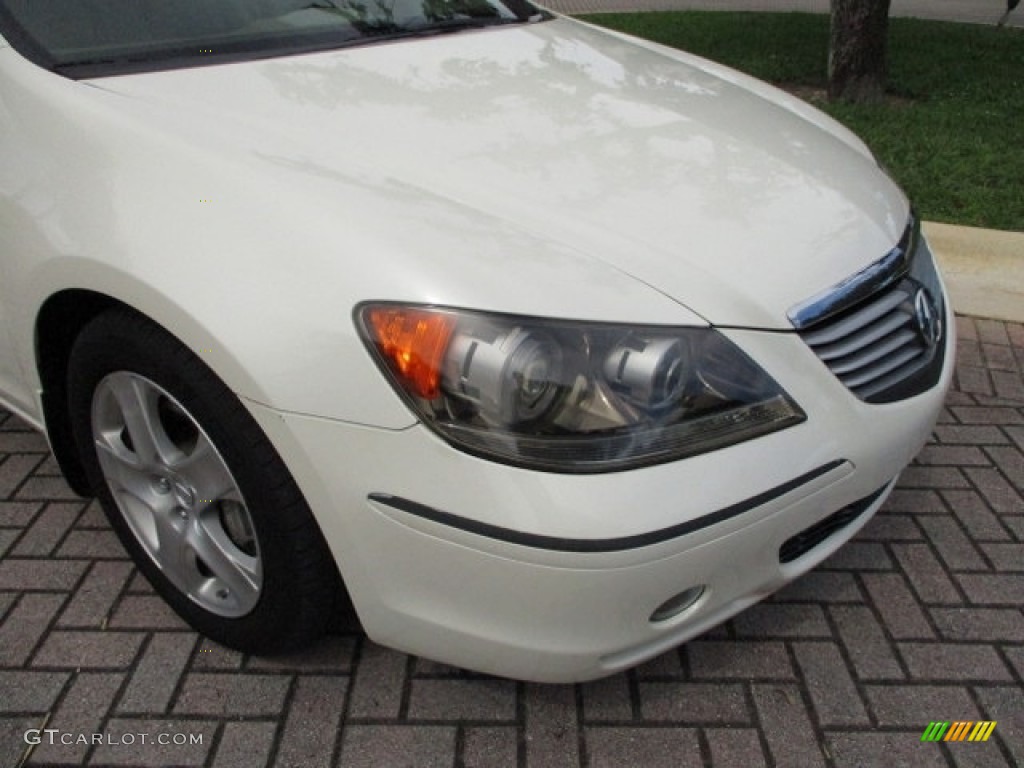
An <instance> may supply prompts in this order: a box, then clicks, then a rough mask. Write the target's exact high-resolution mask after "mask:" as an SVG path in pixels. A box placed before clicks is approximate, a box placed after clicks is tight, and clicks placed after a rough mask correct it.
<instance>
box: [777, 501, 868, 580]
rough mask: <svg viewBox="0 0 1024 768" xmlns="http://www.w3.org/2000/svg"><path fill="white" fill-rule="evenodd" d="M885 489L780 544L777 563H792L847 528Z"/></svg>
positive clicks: (844, 508)
mask: <svg viewBox="0 0 1024 768" xmlns="http://www.w3.org/2000/svg"><path fill="white" fill-rule="evenodd" d="M886 487H887V486H883V487H881V488H879V489H878V490H877V491H875V492H874V493H872V494H871V495H870V496H868V497H866V498H863V499H861V500H860V501H855V502H854V503H853V504H851V505H850V506H848V507H843V508H842V509H840V510H839V511H838V512H834V513H833V514H831V515H829V516H828V517H826V518H825V519H824V520H819V521H818V522H817V523H815V524H814V525H812V526H811V527H810V528H805V529H804V530H802V531H800V533H798V534H796V535H794V536H790V537H789V538H788V539H786V540H785V541H784V542H782V546H781V547H779V562H780V563H791V562H793V561H794V560H796V559H797V558H800V557H802V556H803V555H804V554H805V553H807V552H810V551H811V550H812V549H814V548H815V547H816V546H818V545H819V544H821V542H823V541H824V540H825V539H827V538H828V537H829V536H831V535H832V534H834V533H836V532H837V531H840V530H842V529H843V528H845V527H846V526H848V525H849V524H850V523H852V522H853V521H854V520H856V519H857V518H858V517H860V516H861V515H862V514H864V511H865V510H866V509H867V508H868V507H870V506H871V505H872V504H873V503H874V502H875V500H876V499H877V498H878V497H879V496H881V495H882V493H883V492H884V491H885V489H886Z"/></svg>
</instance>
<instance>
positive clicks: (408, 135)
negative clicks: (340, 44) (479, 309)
mask: <svg viewBox="0 0 1024 768" xmlns="http://www.w3.org/2000/svg"><path fill="white" fill-rule="evenodd" d="M423 2H436V3H439V4H441V5H442V6H446V5H452V4H453V3H452V0H423ZM454 4H455V5H457V4H458V3H457V2H455V3H454ZM490 34H491V33H486V34H483V33H482V34H479V35H469V36H465V37H461V36H460V37H459V44H458V45H450V46H444V47H443V49H442V47H441V46H439V45H437V44H426V43H424V45H423V46H422V47H420V48H419V49H418V51H417V55H416V56H415V57H412V56H388V55H385V54H384V50H385V49H383V48H382V49H379V50H374V51H370V50H369V49H368V48H367V49H359V50H358V51H357V50H355V49H353V51H352V52H351V53H350V54H349V53H346V54H345V55H342V56H339V57H337V58H334V57H332V58H322V59H316V60H310V59H304V60H300V59H296V60H294V61H286V60H281V61H279V62H275V63H274V65H273V66H272V67H268V68H267V70H266V74H267V75H268V77H269V79H270V80H271V81H272V82H273V83H274V85H275V87H276V88H277V89H278V91H279V93H281V94H282V95H283V96H285V97H286V98H287V99H288V100H289V101H290V102H292V103H294V104H295V105H297V106H299V107H304V108H308V109H309V113H308V114H309V116H310V118H311V121H312V122H311V124H316V125H324V124H325V123H322V122H321V120H324V121H327V122H329V123H330V125H331V131H332V136H334V137H335V140H340V138H341V137H342V136H344V137H345V140H344V142H342V143H343V144H344V145H345V146H346V147H347V148H348V149H349V150H350V151H352V152H353V153H354V154H355V156H358V157H360V158H368V157H375V158H377V160H376V162H377V163H378V167H382V165H385V164H386V165H387V166H388V167H389V168H391V169H392V172H393V173H396V174H399V175H404V174H408V173H410V171H409V170H408V169H410V168H416V167H426V166H424V163H426V165H429V166H432V167H435V169H440V168H445V167H453V166H457V167H459V168H462V169H472V172H473V174H474V175H475V176H476V177H478V178H481V179H487V185H488V188H489V189H490V190H491V192H492V193H494V194H495V195H499V196H500V195H507V196H512V195H514V194H515V193H514V192H513V191H512V190H515V189H523V188H532V189H534V190H535V193H534V194H535V199H536V202H537V203H538V204H539V206H540V207H541V208H545V209H547V210H562V211H564V212H566V213H568V211H569V210H570V209H572V210H574V211H575V212H576V213H575V214H574V215H587V216H590V215H594V216H597V215H598V214H597V211H600V210H608V211H611V210H612V209H614V208H615V201H616V200H617V201H619V203H620V204H621V205H623V206H625V207H626V208H627V209H628V210H629V213H628V215H629V216H630V217H631V218H632V220H633V221H636V222H638V223H639V222H641V221H644V220H646V219H648V217H649V216H652V215H653V214H652V212H651V210H650V209H649V208H645V207H644V205H643V204H642V202H641V200H647V199H649V198H648V197H647V196H648V195H650V194H651V193H654V194H657V195H660V196H661V197H662V199H663V200H664V201H666V202H668V203H669V204H670V205H672V206H673V209H674V210H680V209H687V210H689V211H690V212H691V213H692V212H694V211H706V212H707V214H708V215H709V216H710V215H713V212H714V211H721V210H726V209H731V211H732V213H731V216H733V217H734V219H736V218H740V219H741V218H744V217H746V216H748V215H754V212H755V211H761V213H762V215H769V214H768V213H767V211H768V210H769V209H771V210H773V211H774V210H775V209H776V208H777V206H779V205H781V203H782V202H783V201H784V200H785V199H787V198H788V197H790V196H791V195H797V196H801V195H804V194H809V190H810V189H811V188H816V189H817V190H819V193H824V190H826V189H840V188H843V187H844V184H843V179H842V178H841V173H840V172H839V171H838V170H837V168H836V166H835V164H834V163H831V162H823V161H822V158H823V157H828V156H829V153H830V152H832V151H834V149H835V146H836V140H835V139H833V138H832V137H831V136H829V135H828V134H826V133H825V132H823V131H822V132H818V133H814V132H810V133H809V132H807V131H806V130H804V129H805V128H806V125H805V124H804V121H803V120H802V119H801V118H799V117H797V116H796V115H794V114H792V113H791V112H789V111H788V110H786V109H784V108H782V107H776V106H772V105H771V104H770V103H769V102H767V101H766V100H764V99H763V98H761V97H759V96H757V95H755V94H752V93H749V92H747V91H745V90H743V89H742V88H740V87H737V86H735V85H733V84H731V83H729V82H727V81H725V80H722V79H720V78H718V77H716V76H714V75H713V74H710V73H708V72H705V71H704V70H703V69H701V68H700V67H699V66H695V65H693V64H687V63H682V62H679V61H676V60H673V59H669V58H666V57H663V56H660V55H657V54H653V53H652V52H651V51H649V50H645V49H644V48H641V47H638V46H635V45H633V44H631V43H629V42H625V41H621V40H617V39H615V38H613V37H611V36H608V35H607V34H605V33H602V32H597V31H592V30H587V29H585V28H581V27H578V26H573V27H572V28H571V29H567V28H566V27H565V26H563V25H562V23H561V22H559V21H553V22H542V23H539V24H536V25H533V24H528V25H524V26H522V27H518V28H507V29H506V30H505V31H503V32H496V33H493V34H495V35H497V36H498V37H497V38H491V37H490ZM499 38H500V39H499ZM452 40H454V39H452ZM414 44H415V45H419V43H414ZM755 119H756V121H757V124H758V131H757V133H756V141H753V140H752V133H751V131H750V130H749V129H750V123H751V121H752V120H755ZM301 120H302V117H301V114H300V113H294V114H292V116H291V118H290V124H292V125H296V122H297V121H301ZM435 164H436V165H435ZM432 178H433V182H432V183H433V184H434V185H435V186H438V187H443V186H444V184H445V179H446V178H447V176H446V175H445V174H444V173H435V174H434V176H433V177H432ZM811 179H814V180H815V181H814V183H813V184H811V185H810V186H809V185H808V181H810V180H811ZM845 186H847V187H848V185H845ZM453 194H457V193H454V192H453ZM846 194H849V190H848V189H847V191H846ZM864 194H865V195H870V190H864ZM670 201H671V202H670ZM863 204H865V205H868V206H869V207H870V202H868V201H863ZM772 215H774V214H772ZM649 226H650V227H656V226H657V227H661V228H664V227H665V226H666V224H665V222H664V220H663V219H662V220H661V221H660V222H654V221H653V220H652V221H651V222H650V224H649Z"/></svg>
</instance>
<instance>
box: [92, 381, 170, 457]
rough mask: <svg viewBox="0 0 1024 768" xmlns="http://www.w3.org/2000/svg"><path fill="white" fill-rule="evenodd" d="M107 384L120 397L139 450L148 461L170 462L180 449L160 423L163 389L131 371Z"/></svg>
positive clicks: (125, 419)
mask: <svg viewBox="0 0 1024 768" xmlns="http://www.w3.org/2000/svg"><path fill="white" fill-rule="evenodd" d="M106 385H107V386H108V387H109V388H110V391H111V393H112V394H113V395H114V399H115V400H117V404H118V407H119V408H120V410H121V416H122V418H123V419H124V424H125V427H126V428H127V430H128V435H129V437H130V438H131V441H132V450H133V451H134V452H135V454H136V455H137V456H138V457H139V458H140V459H141V461H143V462H144V463H147V464H151V465H154V464H163V465H166V464H168V463H170V461H172V460H173V459H174V458H175V455H176V454H177V453H178V451H177V450H176V449H175V447H174V443H173V442H171V439H170V438H169V437H168V436H167V433H166V432H164V428H163V426H162V425H161V423H160V414H159V412H158V410H157V404H158V402H159V399H160V392H159V391H158V390H157V389H156V388H155V387H153V386H151V385H150V384H149V383H148V382H146V381H145V380H143V379H139V378H136V377H133V376H127V375H125V376H111V377H109V378H108V379H107V381H106Z"/></svg>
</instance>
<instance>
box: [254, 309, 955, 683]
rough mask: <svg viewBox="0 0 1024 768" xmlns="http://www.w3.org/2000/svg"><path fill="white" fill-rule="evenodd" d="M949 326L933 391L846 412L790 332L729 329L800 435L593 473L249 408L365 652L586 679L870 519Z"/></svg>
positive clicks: (766, 590)
mask: <svg viewBox="0 0 1024 768" xmlns="http://www.w3.org/2000/svg"><path fill="white" fill-rule="evenodd" d="M946 315H947V325H946V327H947V328H948V329H950V332H949V333H948V334H947V336H946V338H945V340H944V343H945V361H944V365H943V371H942V375H941V377H940V381H939V383H938V385H937V386H935V387H934V388H932V389H930V390H928V391H926V392H924V393H923V394H920V395H918V396H915V397H912V398H909V399H907V400H903V401H900V402H896V403H887V404H881V405H869V404H866V403H863V402H861V401H859V400H858V399H857V398H856V397H854V396H853V395H852V394H851V393H850V392H849V391H847V390H846V389H845V388H844V387H843V386H842V385H841V384H840V383H839V382H838V380H836V379H835V378H834V377H832V376H831V374H829V372H828V371H827V370H826V369H825V368H824V366H823V365H822V363H821V362H820V361H819V360H818V359H817V358H816V357H815V356H814V354H813V353H812V352H811V351H810V350H809V349H808V347H807V346H806V345H805V344H803V342H802V341H801V340H800V339H799V337H797V336H796V335H795V334H788V333H762V332H755V331H729V332H727V335H729V336H730V338H732V340H733V341H735V342H736V343H737V344H739V345H740V346H741V348H743V349H744V350H745V351H747V352H748V354H750V355H751V356H752V357H754V359H755V360H757V361H759V362H762V364H764V365H765V367H766V369H767V370H769V371H770V372H771V373H772V375H773V376H774V377H775V378H776V380H777V381H779V383H780V384H781V385H782V386H783V387H784V388H785V389H786V391H787V392H789V393H790V394H791V395H792V396H793V397H794V399H795V400H796V401H797V402H798V403H799V404H800V405H801V407H802V408H803V409H804V410H805V411H806V413H807V415H808V420H807V422H806V423H804V424H801V425H799V426H796V427H793V428H790V429H787V430H783V431H782V432H778V433H775V434H772V435H768V436H766V437H762V438H759V439H756V440H751V441H748V442H746V443H742V444H740V445H736V446H732V447H730V448H726V449H723V450H720V451H715V452H713V453H709V454H705V455H702V456H697V457H693V458H690V459H686V460H683V461H678V462H673V463H670V464H663V465H659V466H654V467H646V468H643V469H636V470H630V471H625V472H615V473H609V474H604V475H589V476H572V475H559V474H551V473H542V472H535V471H530V470H523V469H517V468H514V467H509V466H504V465H500V464H495V463H493V462H489V461H486V460H482V459H478V458H474V457H472V456H468V455H466V454H463V453H460V452H459V451H456V450H454V449H452V448H451V447H449V446H448V445H447V444H445V443H443V442H442V441H441V440H440V439H439V438H437V437H436V436H435V435H434V434H432V433H431V432H429V431H428V430H427V429H425V428H424V427H422V426H414V427H411V428H409V429H406V430H399V431H388V430H381V429H374V428H369V427H365V426H358V425H353V424H347V423H340V422H336V421H330V420H326V419H319V418H315V417H309V416H300V415H295V414H287V413H280V412H278V411H274V410H273V409H270V408H266V407H264V406H259V405H255V404H252V403H250V404H249V405H250V409H251V410H252V412H253V414H254V415H255V416H256V418H257V420H258V421H259V422H260V424H261V425H262V426H263V428H264V430H265V431H266V432H267V434H268V435H269V436H270V438H271V440H272V441H273V442H274V444H275V446H276V447H277V449H278V450H279V452H280V453H281V455H282V457H283V458H284V460H285V462H286V464H287V465H288V466H289V468H290V469H291V470H292V472H293V474H294V475H295V477H296V480H297V481H298V483H299V485H300V487H301V488H302V490H303V492H304V493H305V495H306V498H307V500H308V501H309V503H310V506H311V507H312V509H313V511H314V513H315V514H316V516H317V519H318V521H319V523H320V525H321V527H322V529H323V531H324V534H325V537H326V539H327V542H328V544H329V545H330V546H331V548H332V550H333V552H334V555H335V557H336V559H337V562H338V565H339V568H340V570H341V573H342V575H343V577H344V579H345V582H346V585H347V587H348V589H349V592H350V594H351V597H352V600H353V603H354V605H355V607H356V610H357V612H358V614H359V617H360V620H361V621H362V624H363V627H364V629H365V630H366V632H367V634H368V635H369V636H370V637H371V638H372V639H373V640H375V641H376V642H378V643H381V644H383V645H387V646H390V647H393V648H396V649H398V650H402V651H406V652H409V653H412V654H416V655H421V656H426V657H428V658H432V659H436V660H439V661H444V662H447V663H450V664H452V665H455V666H461V667H468V668H472V669H477V670H481V671H485V672H489V673H493V674H498V675H504V676H509V677H514V678H519V679H527V680H538V681H546V682H562V681H578V680H586V679H592V678H596V677H601V676H603V675H607V674H610V673H612V672H615V671H617V670H620V669H624V668H627V667H629V666H632V665H635V664H637V663H640V662H642V661H644V660H645V659H648V658H650V657H652V656H654V655H657V654H659V653H661V652H663V651H665V650H667V649H669V648H671V647H673V646H675V645H678V644H679V643H682V642H684V641H686V640H687V639H689V638H691V637H694V636H695V635H698V634H700V633H701V632H704V631H705V630H707V629H708V628H710V627H712V626H714V625H715V624H718V623H720V622H722V621H724V620H725V619H727V618H729V617H730V616H732V615H734V614H736V613H737V612H739V611H741V610H743V609H744V608H746V607H747V606H749V605H751V604H753V603H755V602H757V601H759V600H761V599H763V598H764V597H765V596H767V595H769V594H770V593H772V592H773V591H775V590H777V589H778V588H779V587H781V586H782V585H784V584H785V583H787V582H788V581H790V580H792V579H794V578H796V577H797V576H799V575H800V574H802V573H804V572H806V571H807V570H809V569H811V568H813V567H814V566H815V565H817V564H818V563H819V562H821V561H822V560H823V559H824V558H826V557H828V556H829V555H830V554H831V553H832V552H834V551H835V550H836V549H837V548H838V547H839V546H841V545H842V544H843V543H844V542H845V541H847V540H848V539H849V538H850V537H852V536H853V535H854V534H855V533H856V532H857V531H858V530H859V529H860V528H861V527H862V526H863V525H864V524H865V523H866V522H867V521H868V520H869V519H870V517H871V515H872V514H874V512H875V511H876V510H877V509H878V507H879V506H881V504H882V503H883V501H884V499H885V496H886V494H887V493H888V491H889V490H890V489H891V487H892V485H893V483H894V482H895V477H896V475H897V474H898V473H899V472H900V471H901V470H902V468H903V467H904V466H906V465H907V464H908V463H909V462H910V460H911V459H912V458H913V456H914V455H915V454H916V453H917V451H918V450H919V449H920V447H921V446H922V445H923V443H924V442H925V440H926V439H927V438H928V435H929V434H930V432H931V429H932V427H933V425H934V423H935V420H936V418H937V416H938V413H939V411H940V409H941V407H942V403H943V398H944V394H945V392H946V389H947V388H948V384H949V380H950V377H951V375H952V369H953V340H954V337H955V334H954V333H953V332H952V329H953V325H952V323H953V318H952V315H951V313H950V312H949V310H948V309H947V311H946ZM769 361H775V362H776V364H775V365H771V364H769ZM778 361H785V363H786V365H785V366H784V367H783V369H782V370H781V371H780V370H779V366H778V364H777V362H778ZM858 504H859V505H860V506H859V507H856V505H858ZM851 507H855V509H854V512H859V514H851V515H848V517H853V519H852V520H848V521H846V524H845V525H843V526H842V527H841V528H839V529H838V530H835V531H833V532H831V535H828V536H827V537H825V538H824V540H821V541H820V542H817V541H811V542H810V548H809V549H806V551H803V550H801V551H799V554H798V556H796V557H795V558H792V559H790V561H789V562H783V561H782V559H780V548H781V547H782V546H783V545H784V544H785V543H786V542H787V541H788V540H791V539H793V537H795V536H798V535H799V534H801V532H806V531H807V530H808V529H811V528H813V526H815V525H816V524H818V523H820V522H821V521H823V520H824V519H825V518H828V517H829V516H831V515H833V514H834V513H836V512H837V511H839V510H843V509H848V508H851ZM723 511H724V512H725V514H723ZM693 587H702V588H703V591H702V592H701V594H700V597H699V598H698V599H697V600H696V602H695V603H693V604H692V605H691V606H690V607H688V608H687V609H686V610H684V611H683V612H682V613H680V614H678V615H675V616H673V617H671V618H669V619H666V620H663V621H653V622H652V621H651V615H652V613H653V612H654V611H655V610H656V609H657V608H658V607H659V606H661V605H662V604H663V603H665V601H667V600H669V599H670V598H672V597H673V596H674V595H677V594H679V593H680V592H682V591H684V590H687V589H690V588H693Z"/></svg>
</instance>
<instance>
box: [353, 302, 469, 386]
mask: <svg viewBox="0 0 1024 768" xmlns="http://www.w3.org/2000/svg"><path fill="white" fill-rule="evenodd" d="M366 318H367V320H368V321H369V322H368V325H369V328H370V330H371V331H372V332H373V335H374V337H375V338H374V340H375V341H376V342H377V345H378V346H379V348H380V351H381V352H382V353H383V355H384V357H385V358H386V359H387V360H388V362H390V363H391V365H392V367H393V370H394V371H395V373H397V374H398V376H399V378H401V380H402V383H403V384H404V385H405V386H406V387H407V388H408V389H409V391H410V392H412V393H413V394H415V395H417V396H418V397H423V398H426V399H427V400H433V399H434V398H436V397H438V396H439V395H440V394H441V364H442V362H443V360H444V353H445V350H446V349H447V348H448V341H449V340H450V339H451V336H452V331H453V330H454V329H455V318H454V317H452V316H451V315H448V314H444V313H441V312H431V311H429V310H424V309H410V308H406V307H374V308H372V309H370V310H369V312H367V314H366Z"/></svg>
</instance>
